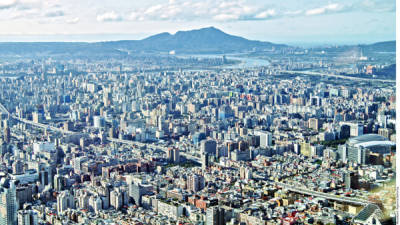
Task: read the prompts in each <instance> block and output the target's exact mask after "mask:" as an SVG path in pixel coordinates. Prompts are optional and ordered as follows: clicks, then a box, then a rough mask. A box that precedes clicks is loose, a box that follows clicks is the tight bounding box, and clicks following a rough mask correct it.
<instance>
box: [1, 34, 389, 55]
mask: <svg viewBox="0 0 400 225" xmlns="http://www.w3.org/2000/svg"><path fill="white" fill-rule="evenodd" d="M395 47H396V42H395V41H389V42H380V43H375V44H372V45H363V48H365V49H366V50H367V51H385V52H386V51H395V49H396V48H395ZM285 48H292V47H290V46H288V45H284V44H274V43H271V42H263V41H253V40H248V39H245V38H242V37H239V36H234V35H230V34H227V33H224V32H223V31H221V30H219V29H217V28H215V27H207V28H202V29H198V30H190V31H178V32H177V33H176V34H170V33H160V34H157V35H154V36H150V37H148V38H145V39H142V40H123V41H108V42H95V43H87V42H2V43H0V56H16V55H17V56H39V57H40V56H72V57H73V56H88V57H90V56H100V55H101V56H116V55H118V56H124V55H128V54H140V53H145V54H147V53H150V54H151V53H168V52H170V51H175V52H176V53H177V54H207V53H208V54H212V53H239V52H248V51H270V50H272V49H275V50H279V49H285Z"/></svg>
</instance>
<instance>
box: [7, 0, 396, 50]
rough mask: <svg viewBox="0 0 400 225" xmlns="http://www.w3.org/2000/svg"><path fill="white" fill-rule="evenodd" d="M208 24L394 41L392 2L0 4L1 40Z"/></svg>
mask: <svg viewBox="0 0 400 225" xmlns="http://www.w3.org/2000/svg"><path fill="white" fill-rule="evenodd" d="M209 26H214V27H218V28H219V29H222V30H224V31H225V32H228V33H231V34H235V35H239V36H243V37H246V38H249V39H254V40H262V41H273V42H277V43H287V44H292V43H293V44H301V43H308V44H312V43H318V44H321V43H327V44H364V43H373V42H378V41H388V40H394V39H395V1H394V0H350V1H348V0H337V1H309V0H307V1H306V0H302V1H297V0H289V1H283V2H279V3H278V2H277V1H272V0H268V1H256V0H233V1H225V0H217V1H211V0H206V1H198V0H185V1H182V0H170V1H160V0H150V1H133V2H132V1H124V0H114V1H111V0H89V1H78V0H56V1H53V0H5V1H1V2H0V41H107V40H132V39H133V40H136V39H142V38H145V37H147V36H150V35H154V34H157V33H161V32H171V33H175V32H176V31H179V30H191V29H199V28H202V27H209ZM255 28H257V29H255Z"/></svg>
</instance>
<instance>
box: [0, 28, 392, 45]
mask: <svg viewBox="0 0 400 225" xmlns="http://www.w3.org/2000/svg"><path fill="white" fill-rule="evenodd" d="M216 28H217V29H219V27H216ZM182 31H188V30H182ZM222 31H223V32H225V31H224V30H222ZM165 32H166V31H165ZM159 33H163V31H160V32H158V33H114V34H112V33H111V34H110V33H103V34H102V33H99V34H88V33H82V34H43V35H40V34H30V35H24V34H13V35H4V34H3V35H2V34H0V42H88V43H94V42H107V41H121V40H141V39H145V38H147V37H150V36H153V35H157V34H159ZM169 33H171V34H174V33H176V32H169ZM226 33H227V32H226ZM228 34H231V35H235V36H240V37H243V38H246V39H249V40H257V41H265V42H272V43H276V44H287V45H294V46H299V47H313V46H322V45H357V44H373V43H377V42H385V41H395V40H396V38H395V37H394V38H392V39H390V38H389V39H384V38H383V37H382V38H380V39H379V38H377V39H374V40H360V39H359V38H357V37H349V38H346V39H342V40H337V39H334V38H332V37H322V38H320V39H314V40H311V39H310V38H309V37H302V38H296V37H292V38H290V37H282V38H268V37H264V38H263V37H261V38H257V37H253V38H252V37H247V36H242V35H236V34H232V33H228Z"/></svg>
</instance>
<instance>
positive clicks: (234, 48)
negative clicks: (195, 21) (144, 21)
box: [102, 27, 288, 54]
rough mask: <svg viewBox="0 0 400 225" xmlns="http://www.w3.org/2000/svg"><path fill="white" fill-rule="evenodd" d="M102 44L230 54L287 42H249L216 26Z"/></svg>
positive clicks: (279, 45)
mask: <svg viewBox="0 0 400 225" xmlns="http://www.w3.org/2000/svg"><path fill="white" fill-rule="evenodd" d="M102 44H103V45H104V46H107V47H113V48H118V49H128V50H132V51H144V52H169V51H175V52H177V53H195V54H198V53H230V52H243V51H253V50H271V49H280V48H287V47H288V46H287V45H282V44H274V43H271V42H262V41H252V40H248V39H245V38H242V37H238V36H234V35H230V34H227V33H224V32H223V31H221V30H219V29H217V28H215V27H207V28H202V29H199V30H190V31H178V32H177V33H176V34H170V33H160V34H157V35H154V36H150V37H148V38H145V39H143V40H139V41H116V42H103V43H102Z"/></svg>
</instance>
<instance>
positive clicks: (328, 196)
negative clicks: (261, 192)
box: [275, 182, 372, 206]
mask: <svg viewBox="0 0 400 225" xmlns="http://www.w3.org/2000/svg"><path fill="white" fill-rule="evenodd" d="M275 184H276V185H278V186H280V187H282V188H285V189H287V190H289V191H291V192H296V193H299V194H303V195H310V196H314V197H321V198H325V199H329V200H332V201H337V202H343V203H348V204H352V205H363V206H365V205H368V204H370V203H372V202H370V201H367V200H363V199H358V198H351V197H342V196H339V195H333V194H328V193H323V192H319V191H313V190H309V189H305V188H301V187H298V186H293V185H289V184H285V183H282V182H275Z"/></svg>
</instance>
